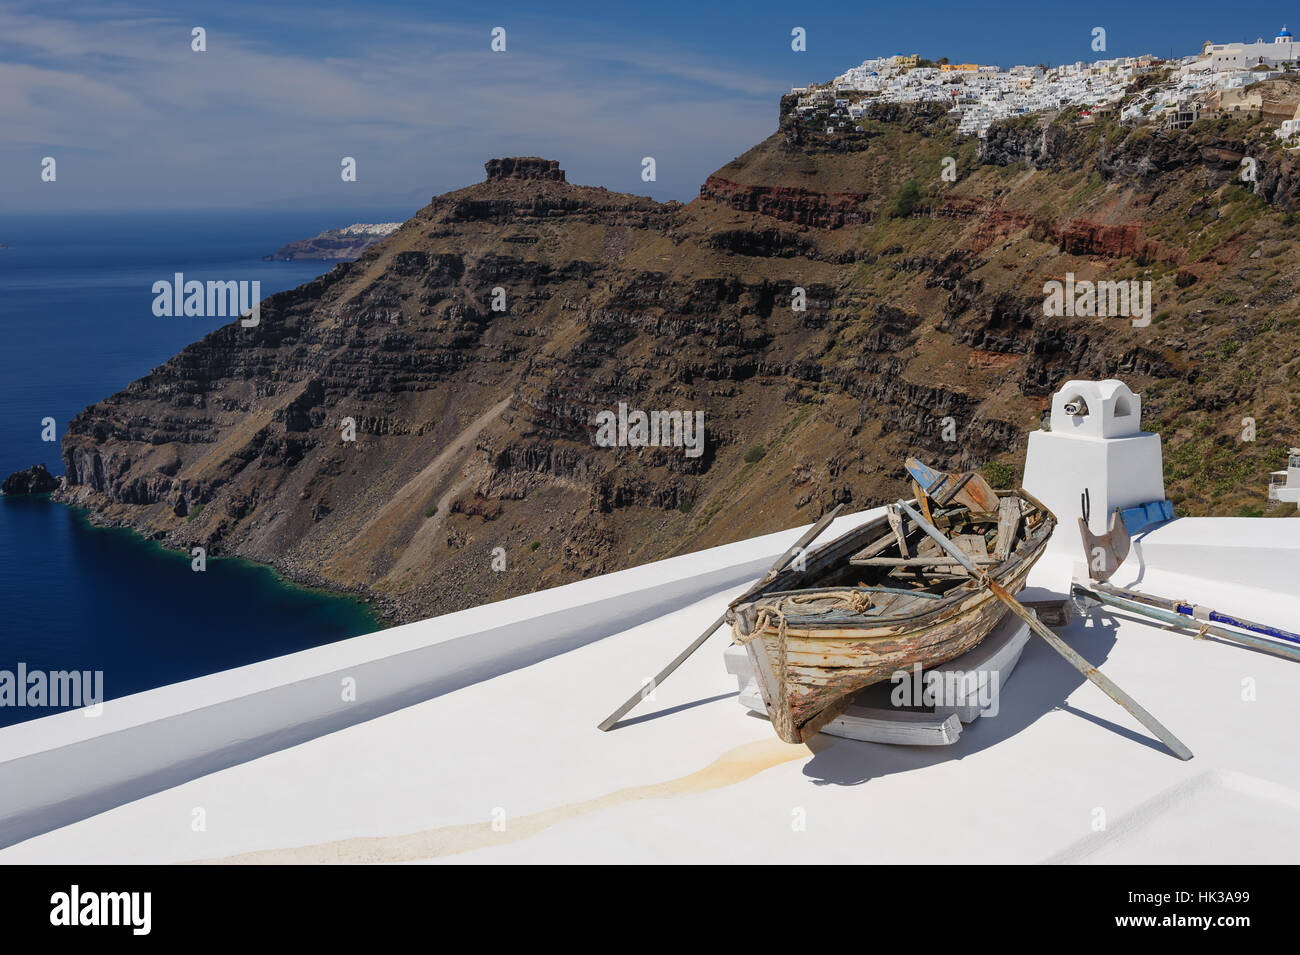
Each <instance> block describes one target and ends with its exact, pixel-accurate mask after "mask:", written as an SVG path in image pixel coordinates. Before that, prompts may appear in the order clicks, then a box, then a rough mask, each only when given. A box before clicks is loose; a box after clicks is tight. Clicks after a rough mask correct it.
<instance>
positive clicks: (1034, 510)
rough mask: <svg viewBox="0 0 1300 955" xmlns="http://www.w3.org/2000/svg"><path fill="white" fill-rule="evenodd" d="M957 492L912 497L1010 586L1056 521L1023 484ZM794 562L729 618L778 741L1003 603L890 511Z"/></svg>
mask: <svg viewBox="0 0 1300 955" xmlns="http://www.w3.org/2000/svg"><path fill="white" fill-rule="evenodd" d="M967 480H969V477H967V478H964V479H963V481H967ZM952 483H953V484H954V485H956V484H958V482H956V481H954V482H952ZM918 490H919V488H918ZM931 490H933V488H931ZM994 495H995V496H994ZM946 498H947V499H951V498H953V495H947V496H946ZM964 500H966V501H967V502H969V503H957V502H956V501H955V500H952V501H951V506H947V504H948V503H949V501H948V500H945V495H943V494H942V493H940V494H937V495H936V499H934V500H931V499H930V498H929V497H928V496H927V495H926V494H925V492H924V491H920V493H919V494H918V501H919V502H920V503H919V504H918V506H919V507H922V506H923V507H924V508H928V509H930V516H931V517H932V518H933V522H934V524H935V526H937V527H939V528H940V529H941V530H942V531H943V532H944V534H946V535H947V536H948V537H949V538H950V539H951V540H952V541H953V542H954V543H955V544H956V545H957V546H958V547H959V548H960V549H961V550H962V551H963V552H964V553H966V554H968V555H970V556H971V557H973V558H974V560H975V563H976V564H977V566H979V567H980V569H984V570H986V571H987V572H988V573H989V574H990V575H991V576H992V577H993V578H994V579H996V580H997V581H998V582H999V583H1000V584H1001V585H1002V586H1003V587H1005V588H1006V589H1007V590H1008V591H1010V592H1011V593H1012V594H1016V593H1018V592H1019V591H1020V590H1021V589H1022V588H1023V587H1024V584H1025V578H1026V577H1027V576H1028V575H1029V570H1030V568H1032V567H1033V565H1034V563H1035V562H1036V561H1037V560H1038V558H1039V557H1040V556H1041V555H1042V553H1043V549H1044V548H1045V546H1046V544H1047V539H1048V537H1049V536H1050V535H1051V533H1052V530H1053V528H1054V527H1055V525H1056V518H1055V517H1054V516H1053V515H1052V513H1051V511H1049V510H1048V509H1047V508H1046V507H1044V506H1043V505H1042V504H1040V503H1039V502H1038V501H1036V500H1035V499H1034V498H1033V497H1032V496H1031V495H1029V494H1028V493H1026V492H1025V491H1023V490H1017V491H997V492H993V491H992V490H991V489H989V491H988V493H987V494H986V495H985V496H984V497H983V498H980V497H979V496H974V497H972V496H970V495H966V496H965V497H964ZM994 501H996V504H995V503H994ZM802 563H803V567H802V569H800V567H799V566H798V565H797V564H796V565H792V566H791V567H790V568H788V569H786V570H784V571H782V572H781V573H780V574H778V575H776V576H775V577H774V578H773V579H772V580H770V581H769V582H768V583H767V584H766V585H764V586H763V587H762V588H760V589H759V590H757V591H756V592H754V593H752V594H749V595H746V597H744V598H743V601H742V602H740V603H738V604H736V605H735V606H733V607H732V608H731V611H730V612H729V614H728V617H727V619H728V622H730V624H731V627H732V637H733V639H734V640H735V642H736V643H739V644H742V645H744V646H745V648H746V650H747V652H748V653H749V655H750V658H751V661H752V663H753V665H754V671H755V673H757V674H758V684H759V689H760V691H761V692H762V695H763V701H764V703H765V704H766V706H767V711H768V715H769V716H770V717H771V719H772V725H773V727H774V728H775V729H776V732H777V735H778V736H780V737H781V739H783V740H785V741H786V742H791V743H798V742H803V741H804V740H806V739H808V738H810V737H811V736H813V735H815V734H816V733H817V732H818V731H819V730H820V729H821V728H822V727H823V726H825V725H826V723H828V722H829V721H830V720H832V719H834V718H835V717H836V716H838V715H839V714H840V713H841V712H842V711H843V710H844V708H845V707H847V706H848V704H849V703H850V702H851V701H852V699H853V697H854V696H855V695H856V694H857V692H858V691H859V690H861V689H862V688H864V687H866V686H869V685H871V684H873V683H879V682H881V681H883V680H887V679H889V678H890V677H891V676H892V675H893V674H894V673H895V672H897V671H900V670H910V669H911V667H912V665H913V664H914V663H919V664H920V665H921V666H922V668H925V667H932V666H937V665H939V664H941V663H945V662H947V661H948V660H951V659H953V658H954V657H957V656H960V655H961V654H963V653H965V652H966V651H967V650H970V649H971V648H973V647H975V646H977V645H978V644H979V643H980V641H982V640H983V639H984V638H985V637H986V636H987V635H988V634H989V633H990V632H991V631H992V630H993V628H994V627H996V626H997V624H998V622H999V621H1000V620H1001V619H1002V617H1003V615H1004V614H1005V613H1006V612H1007V608H1006V606H1005V605H1004V604H1003V603H1001V602H1000V601H999V600H998V599H997V598H996V597H995V596H994V595H993V593H992V592H991V591H990V590H989V589H988V588H987V587H985V586H983V585H982V584H981V583H979V582H978V581H976V580H974V579H972V578H971V576H970V574H969V573H968V572H967V571H966V569H965V568H963V567H962V566H961V565H960V563H959V562H958V561H956V560H955V559H953V558H952V557H950V556H948V555H946V554H944V553H943V552H942V551H941V550H940V549H939V547H938V545H937V544H935V543H934V541H933V540H931V539H930V538H929V537H928V536H926V535H925V534H924V533H923V532H922V531H921V529H920V528H919V527H917V526H916V525H915V524H914V523H912V522H911V521H909V520H908V519H907V518H906V517H905V516H904V515H900V513H899V512H898V511H897V510H895V509H893V508H890V509H889V511H888V512H887V513H886V514H885V515H883V516H881V517H880V518H879V519H877V520H874V521H871V522H869V523H867V524H865V525H863V526H862V527H860V528H857V529H856V530H853V531H850V532H849V533H847V534H845V535H843V536H842V537H840V538H838V539H836V540H834V541H831V542H830V543H828V544H826V545H825V546H823V547H821V548H819V549H817V550H816V551H815V552H814V553H812V554H809V555H808V556H807V557H806V559H805V560H804V561H803V562H802Z"/></svg>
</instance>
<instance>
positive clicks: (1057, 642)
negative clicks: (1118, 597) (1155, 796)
mask: <svg viewBox="0 0 1300 955" xmlns="http://www.w3.org/2000/svg"><path fill="white" fill-rule="evenodd" d="M898 506H899V507H901V508H902V509H903V510H905V511H906V512H907V513H908V514H909V515H910V516H911V518H912V520H914V521H916V524H917V526H918V527H920V528H921V530H923V531H925V532H926V533H927V534H929V535H930V537H931V538H933V540H934V542H935V543H936V544H938V545H939V546H940V547H942V548H943V549H944V550H945V551H947V552H948V554H949V555H951V556H952V557H954V558H956V559H957V561H958V563H960V564H963V565H964V566H965V567H966V569H967V570H968V571H969V572H970V574H971V576H972V577H974V578H975V579H976V580H978V581H979V582H980V583H982V584H984V586H986V587H988V589H989V590H990V591H992V593H993V596H995V597H997V598H998V599H999V600H1001V601H1002V602H1003V603H1004V604H1006V605H1007V606H1008V607H1009V608H1010V609H1011V612H1012V613H1014V614H1015V615H1016V616H1017V617H1019V618H1020V619H1021V620H1023V621H1024V622H1025V623H1027V624H1029V627H1030V629H1031V630H1033V631H1034V633H1036V634H1038V635H1039V636H1040V637H1042V638H1043V639H1044V640H1046V641H1047V644H1048V646H1050V647H1051V648H1052V649H1053V650H1055V651H1056V652H1057V653H1059V654H1060V655H1061V656H1063V657H1065V659H1066V660H1067V661H1069V663H1070V665H1071V666H1073V667H1074V668H1075V669H1076V670H1078V671H1079V672H1080V673H1082V674H1083V675H1084V676H1085V677H1087V678H1088V679H1089V680H1090V681H1091V682H1092V683H1094V684H1095V685H1096V686H1097V687H1098V688H1099V689H1100V690H1101V691H1102V692H1103V693H1105V694H1106V695H1107V696H1109V697H1110V698H1111V699H1112V700H1114V701H1115V702H1116V703H1118V704H1119V705H1120V706H1122V707H1124V709H1126V710H1128V711H1129V712H1130V713H1132V714H1133V715H1134V716H1135V717H1136V718H1137V720H1138V722H1139V723H1141V724H1142V725H1143V726H1145V727H1146V728H1147V729H1149V730H1150V731H1151V732H1152V733H1153V734H1155V736H1156V737H1157V738H1158V739H1159V740H1160V741H1161V742H1162V743H1164V744H1165V746H1167V747H1169V751H1170V752H1172V753H1173V754H1174V755H1175V756H1177V757H1178V758H1179V759H1184V760H1186V759H1191V758H1192V751H1191V750H1190V749H1188V748H1187V747H1186V746H1184V745H1183V742H1182V740H1180V739H1179V738H1178V737H1177V736H1175V735H1174V734H1173V733H1171V732H1169V730H1167V729H1165V727H1164V726H1163V725H1162V724H1161V723H1160V721H1159V720H1157V719H1156V718H1155V717H1154V716H1152V715H1151V714H1150V713H1148V712H1147V711H1146V710H1144V709H1143V708H1142V707H1141V706H1140V705H1139V704H1138V702H1137V700H1135V699H1133V697H1131V696H1129V695H1128V694H1127V693H1125V692H1124V691H1123V690H1121V689H1120V688H1119V687H1118V686H1116V685H1115V683H1114V681H1112V680H1111V679H1110V677H1108V676H1106V675H1105V674H1104V673H1102V672H1101V671H1100V670H1098V669H1097V668H1096V667H1095V666H1093V665H1092V664H1091V663H1089V662H1088V661H1087V660H1085V659H1084V658H1083V657H1082V656H1080V655H1079V654H1078V652H1077V651H1075V649H1074V648H1073V647H1071V646H1070V645H1069V644H1068V643H1066V642H1065V641H1064V640H1062V639H1061V638H1060V637H1058V636H1057V635H1056V634H1054V633H1052V631H1051V630H1048V629H1047V627H1046V626H1044V625H1043V624H1042V623H1041V622H1040V621H1039V619H1038V618H1037V617H1035V616H1034V615H1033V614H1032V613H1030V612H1029V611H1028V610H1026V609H1025V608H1024V607H1022V606H1020V601H1018V600H1016V598H1015V597H1013V596H1011V594H1009V593H1008V592H1007V590H1006V588H1004V587H1003V586H1002V585H1001V584H1000V583H998V582H997V581H996V580H994V579H993V578H992V577H990V576H989V575H988V574H987V573H985V572H984V571H982V570H980V569H979V568H978V567H976V566H975V564H973V563H971V562H970V561H969V559H968V558H967V556H966V555H965V554H964V553H962V551H961V550H959V549H958V548H957V546H956V545H955V544H953V543H952V541H950V540H948V538H946V537H945V536H944V535H943V534H942V533H941V532H940V531H938V530H937V529H936V528H934V527H932V526H931V525H930V524H929V523H928V522H927V521H926V520H925V518H923V517H922V516H921V515H920V514H918V513H917V512H916V511H915V510H913V509H912V507H911V505H909V504H908V503H907V502H906V501H899V502H898Z"/></svg>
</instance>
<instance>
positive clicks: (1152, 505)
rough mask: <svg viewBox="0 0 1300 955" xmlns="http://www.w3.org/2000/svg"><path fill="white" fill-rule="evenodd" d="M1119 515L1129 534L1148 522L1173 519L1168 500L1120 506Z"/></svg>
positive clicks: (1171, 505)
mask: <svg viewBox="0 0 1300 955" xmlns="http://www.w3.org/2000/svg"><path fill="white" fill-rule="evenodd" d="M1119 516H1120V519H1121V520H1122V521H1123V522H1124V529H1125V530H1126V531H1128V532H1129V533H1130V534H1136V533H1137V532H1138V531H1140V530H1142V528H1144V527H1147V526H1148V525H1150V524H1159V523H1161V522H1162V521H1169V520H1173V517H1174V506H1173V504H1171V503H1169V502H1168V501H1149V502H1147V503H1146V504H1138V505H1136V506H1134V507H1125V508H1121V509H1120V512H1119Z"/></svg>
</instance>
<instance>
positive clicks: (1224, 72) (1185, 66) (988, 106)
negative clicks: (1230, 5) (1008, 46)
mask: <svg viewBox="0 0 1300 955" xmlns="http://www.w3.org/2000/svg"><path fill="white" fill-rule="evenodd" d="M1298 61H1300V43H1297V42H1296V41H1295V40H1294V39H1293V37H1292V35H1291V32H1290V31H1289V30H1288V29H1287V28H1286V27H1285V26H1284V27H1282V29H1281V30H1280V31H1279V32H1278V33H1277V35H1276V36H1274V37H1273V39H1272V40H1271V41H1267V40H1265V39H1263V38H1262V37H1261V38H1259V39H1258V40H1256V41H1255V42H1254V43H1214V42H1210V41H1207V42H1206V43H1205V44H1204V45H1203V46H1202V47H1201V51H1200V52H1199V53H1197V54H1195V55H1192V56H1184V57H1182V58H1180V59H1168V60H1165V59H1161V58H1160V57H1158V56H1154V55H1151V54H1147V55H1144V56H1122V57H1115V58H1113V59H1109V60H1096V61H1094V62H1091V63H1085V62H1077V63H1066V64H1061V65H1059V66H1048V65H1037V66H1024V65H1022V66H1013V67H1011V68H1010V69H1006V70H1004V69H1002V68H1001V67H999V66H985V65H981V64H978V63H950V62H949V61H948V59H947V58H946V57H945V58H941V59H939V60H933V61H932V60H927V59H923V58H922V57H921V56H920V55H919V54H915V53H913V54H910V55H896V56H888V57H879V58H876V59H870V60H865V61H863V63H862V65H861V66H856V67H854V68H852V69H850V70H848V71H847V72H845V73H842V74H841V75H840V76H837V77H836V78H835V79H834V80H833V81H832V82H831V83H828V84H815V83H814V84H810V85H808V86H797V87H795V88H793V89H792V90H791V91H790V92H791V94H792V95H794V96H796V97H798V101H797V104H796V106H795V112H796V115H797V116H798V117H799V118H800V119H802V120H803V121H805V122H806V123H809V124H812V125H817V126H819V127H821V126H824V127H825V131H826V132H827V133H830V134H833V133H835V132H837V131H839V130H845V129H847V128H848V127H849V126H850V125H851V124H854V123H855V122H856V121H858V120H860V119H862V118H863V117H865V116H866V114H867V112H868V110H870V109H871V107H872V106H873V105H874V104H877V103H920V102H928V103H951V104H952V113H953V115H954V116H955V118H957V120H958V132H959V133H962V134H964V135H972V134H973V135H978V136H980V137H983V136H984V134H985V133H986V132H987V130H988V128H989V126H990V125H992V124H993V123H995V122H998V121H999V120H1004V119H1009V118H1013V117H1016V116H1023V115H1028V114H1032V113H1044V112H1054V111H1062V110H1068V109H1077V110H1079V116H1080V120H1081V121H1083V122H1089V121H1093V120H1095V119H1096V118H1098V117H1101V116H1111V117H1118V119H1119V120H1120V121H1121V122H1140V121H1158V122H1161V123H1164V124H1166V125H1171V126H1175V127H1186V126H1188V125H1190V124H1191V123H1193V122H1195V121H1196V120H1197V119H1199V118H1201V117H1203V116H1214V115H1217V114H1219V113H1223V112H1237V113H1253V114H1256V115H1262V116H1263V118H1264V119H1266V120H1271V121H1272V123H1273V125H1275V126H1276V127H1277V132H1276V135H1277V136H1278V137H1279V138H1282V139H1286V140H1288V141H1290V140H1293V139H1295V138H1296V136H1297V134H1300V67H1298V65H1297V64H1298ZM1288 74H1291V76H1293V77H1294V78H1295V79H1296V80H1297V82H1296V83H1295V84H1287V85H1288V86H1289V87H1292V86H1293V90H1292V92H1291V95H1289V96H1287V95H1283V96H1281V97H1276V96H1268V95H1266V94H1265V90H1264V88H1261V87H1259V84H1261V83H1264V82H1266V81H1269V80H1277V79H1279V78H1285V77H1287V75H1288ZM1296 148H1300V143H1297V147H1296Z"/></svg>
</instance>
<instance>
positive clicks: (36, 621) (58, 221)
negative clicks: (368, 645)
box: [0, 209, 414, 726]
mask: <svg viewBox="0 0 1300 955" xmlns="http://www.w3.org/2000/svg"><path fill="white" fill-rule="evenodd" d="M413 211H414V210H410V209H371V210H344V211H334V212H330V211H313V212H287V213H286V212H273V213H272V212H266V211H255V212H233V211H231V212H215V213H214V212H192V213H135V214H129V215H122V214H86V215H50V216H26V215H0V243H4V244H5V245H7V246H8V248H7V249H3V250H0V479H2V478H3V477H4V476H7V475H8V474H9V473H10V472H12V471H16V470H18V469H20V468H25V467H27V466H28V465H31V464H35V463H38V462H43V463H45V464H46V465H47V466H48V467H49V469H50V471H51V472H53V473H54V474H55V475H60V474H62V473H63V464H62V461H61V459H60V457H59V446H58V443H57V442H55V443H46V442H43V441H42V440H41V420H42V419H43V418H46V417H50V418H53V419H54V420H55V421H56V422H57V423H58V437H59V438H62V436H63V431H64V429H65V427H66V426H67V423H68V421H69V420H70V419H71V418H72V417H73V416H74V415H76V414H77V413H78V412H79V411H81V410H82V409H83V408H85V407H86V406H87V405H90V404H93V403H94V402H96V401H98V400H99V399H101V398H104V397H107V396H108V395H111V394H113V393H114V392H116V391H119V390H121V389H122V388H123V387H125V386H126V385H127V384H129V383H130V382H132V381H134V380H135V379H136V378H139V377H140V376H141V375H144V374H145V373H147V372H148V371H149V370H150V369H151V368H154V367H155V366H157V365H159V364H161V363H162V362H164V361H166V360H167V359H168V358H170V357H171V356H172V355H174V354H175V353H176V352H178V351H180V349H181V348H183V347H184V346H185V345H187V344H189V343H190V342H193V341H197V340H198V339H199V338H201V337H203V335H204V334H206V333H207V332H209V331H211V330H212V329H214V328H216V327H218V326H219V325H221V324H223V323H224V322H226V321H228V319H221V318H214V319H207V318H193V317H190V318H158V317H155V316H154V314H153V309H152V303H153V298H154V296H153V293H152V291H151V288H152V285H153V283H154V282H155V281H158V280H160V279H168V280H170V279H171V277H172V274H173V273H175V272H183V273H184V274H185V278H186V279H187V280H188V279H190V278H194V279H198V280H200V281H206V280H208V279H221V280H231V279H235V280H240V279H247V280H250V281H251V280H260V281H261V283H262V286H261V290H262V295H263V297H265V296H267V295H270V294H272V293H274V292H278V291H282V290H284V289H288V288H293V287H294V286H296V285H300V284H302V283H303V282H307V281H310V280H311V279H313V278H315V277H316V276H317V275H320V274H321V273H323V272H326V271H328V270H329V269H330V268H331V267H332V264H331V263H327V262H263V261H262V256H263V255H267V254H269V253H272V252H274V251H275V250H276V249H278V248H279V247H280V246H282V245H284V244H285V243H286V242H290V241H292V240H294V239H301V238H305V237H307V236H311V235H315V234H317V233H318V232H320V231H322V230H324V229H329V228H338V227H340V226H344V225H350V224H351V223H353V222H388V221H399V220H402V219H405V218H407V217H408V216H409V215H410V213H411V212H413ZM378 626H379V624H378V622H377V621H376V620H375V618H374V617H373V616H372V615H371V614H370V612H369V611H368V609H367V608H365V607H364V606H363V605H361V604H360V603H358V602H356V601H354V600H351V599H349V598H346V597H338V596H333V595H327V594H321V593H317V592H312V591H307V590H304V589H301V588H297V587H293V586H291V585H288V584H286V583H284V582H283V581H281V580H279V579H278V578H277V576H276V575H275V574H274V573H272V572H271V571H270V570H269V569H267V568H265V567H259V566H255V565H251V564H248V563H246V562H243V561H238V560H223V559H220V558H216V559H209V560H208V564H207V570H206V571H205V572H203V573H195V572H193V571H192V570H191V569H190V562H189V557H188V556H187V555H185V554H181V553H179V552H172V551H166V550H163V549H162V548H160V547H158V546H157V545H155V544H152V543H149V542H147V541H144V540H143V539H142V538H140V537H138V536H137V535H135V534H133V533H131V532H130V531H124V530H118V529H101V528H95V527H92V526H90V524H88V523H87V522H86V520H85V519H84V518H83V517H82V516H81V515H80V514H79V513H78V512H76V511H74V510H71V509H69V508H66V507H63V506H62V505H59V504H55V503H52V502H51V501H50V500H49V499H48V498H46V497H39V498H15V497H0V671H6V670H7V671H9V672H11V673H14V672H16V671H17V668H18V664H19V663H23V664H25V665H26V668H27V670H28V671H29V672H30V671H32V670H47V671H48V670H71V669H76V670H92V671H93V670H102V671H103V674H104V676H103V686H104V696H105V697H106V698H108V699H112V698H114V697H118V696H124V695H126V694H128V693H135V692H138V691H140V690H144V689H149V688H151V687H155V686H161V685H163V684H166V683H173V682H176V681H178V680H185V679H189V678H191V677H195V676H200V675H203V674H205V673H213V672H216V671H218V670H225V669H229V668H231V667H236V666H242V665H244V664H246V663H252V662H255V661H258V660H265V659H269V658H271V657H275V656H280V655H282V654H285V653H291V652H294V651H296V650H302V649H305V648H307V647H313V646H318V645H320V644H323V643H329V642H331V641H334V640H340V639H343V638H345V637H351V636H356V635H358V634H361V633H365V632H367V631H371V630H374V629H376V628H377V627H378ZM51 712H55V710H54V709H50V708H45V709H35V708H31V707H16V706H12V705H10V706H5V705H0V726H4V725H8V724H11V723H17V722H21V721H23V720H27V719H34V718H36V717H39V716H45V715H48V714H49V713H51Z"/></svg>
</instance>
